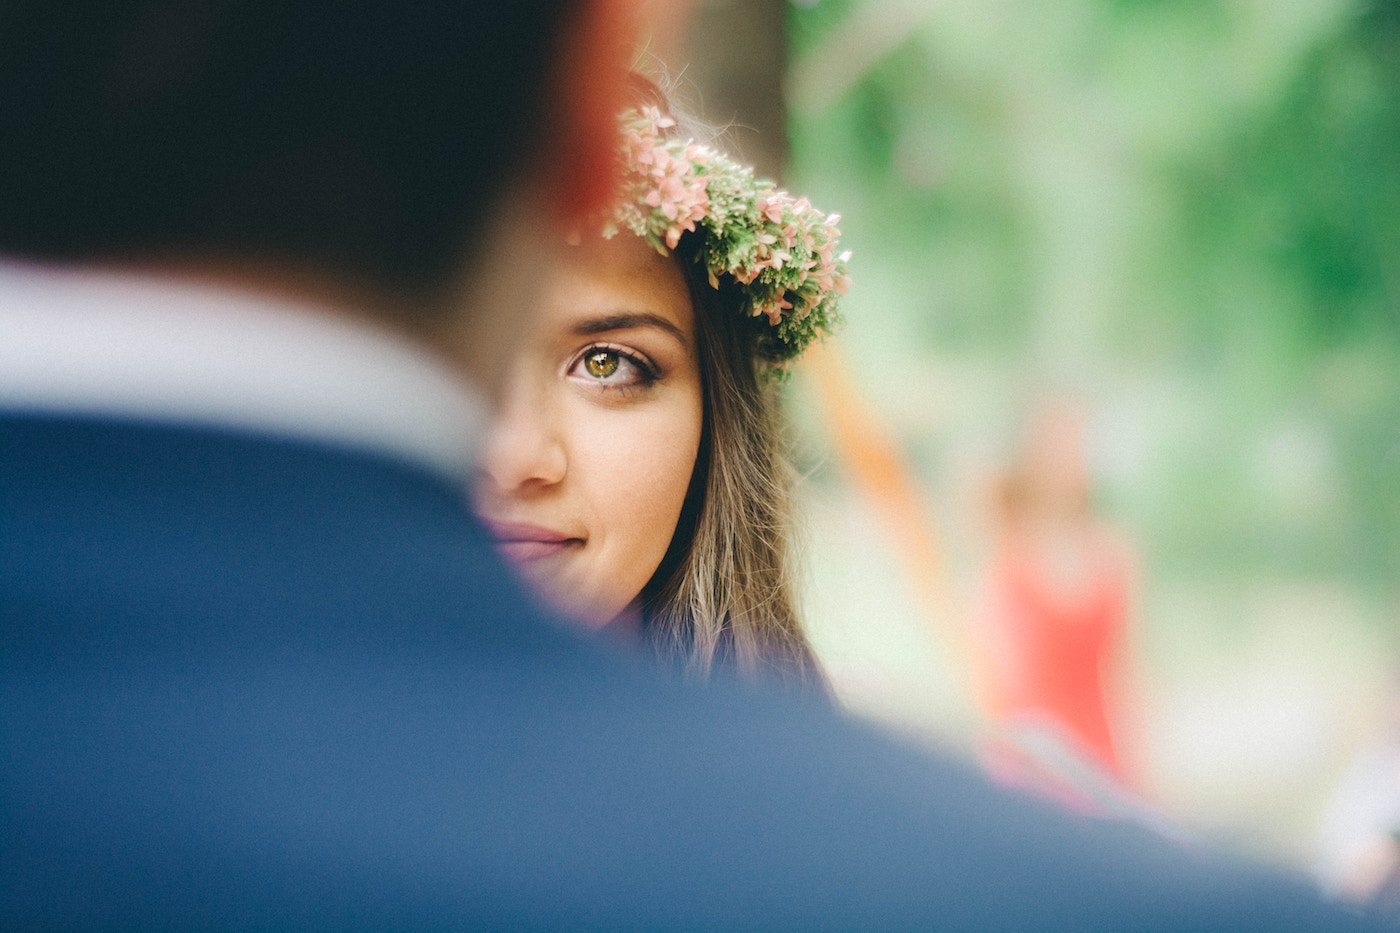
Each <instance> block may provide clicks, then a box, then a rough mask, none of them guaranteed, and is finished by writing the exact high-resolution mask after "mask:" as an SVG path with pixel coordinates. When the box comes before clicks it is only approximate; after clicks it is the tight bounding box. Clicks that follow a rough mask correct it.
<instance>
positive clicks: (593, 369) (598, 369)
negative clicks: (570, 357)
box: [583, 350, 622, 379]
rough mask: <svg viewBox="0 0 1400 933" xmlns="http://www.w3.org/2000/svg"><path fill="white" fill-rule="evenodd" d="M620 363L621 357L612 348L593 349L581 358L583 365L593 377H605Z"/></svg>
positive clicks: (615, 369)
mask: <svg viewBox="0 0 1400 933" xmlns="http://www.w3.org/2000/svg"><path fill="white" fill-rule="evenodd" d="M621 363H622V358H621V357H620V356H618V354H617V353H616V352H614V351H612V350H595V351H594V352H592V353H590V354H588V355H587V356H585V357H584V358H583V367H584V369H586V370H588V375H590V376H592V377H593V378H594V379H606V378H608V377H609V376H611V375H612V374H613V373H615V372H617V368H618V366H619V365H621Z"/></svg>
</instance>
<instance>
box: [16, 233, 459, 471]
mask: <svg viewBox="0 0 1400 933" xmlns="http://www.w3.org/2000/svg"><path fill="white" fill-rule="evenodd" d="M4 410H11V411H37V412H46V413H74V414H88V415H100V416H110V417H133V418H140V419H143V420H156V421H167V422H178V423H184V424H207V425H213V426H222V427H231V428H235V429H242V430H248V431H253V432H258V433H264V434H274V435H280V436H286V437H293V438H303V439H309V440H317V441H323V442H329V443H332V444H337V445H341V446H350V447H357V448H365V449H370V450H375V451H377V452H381V453H388V454H390V455H395V456H399V457H404V458H408V459H411V460H415V461H417V462H420V463H422V464H425V465H427V466H430V467H432V468H434V469H436V470H438V471H440V472H444V473H446V474H448V475H449V476H451V477H452V478H453V479H454V480H459V481H465V479H466V478H467V476H468V475H469V471H470V468H471V461H472V453H473V448H474V446H475V444H476V442H477V439H478V438H479V436H480V431H481V427H482V424H483V411H484V409H483V406H482V404H481V403H480V401H479V400H478V398H477V396H476V395H475V393H474V392H473V391H472V390H471V388H470V387H469V386H468V385H467V384H466V383H465V382H464V381H463V380H461V379H460V378H458V377H457V376H455V374H453V373H452V372H451V370H450V369H449V368H448V367H447V366H446V365H445V364H443V363H440V362H439V361H437V360H436V359H434V358H433V357H432V356H431V355H430V354H428V353H427V352H426V351H424V350H420V349H419V348H417V347H415V346H413V345H412V344H410V343H408V342H407V341H405V340H400V339H397V338H396V337H394V336H391V335H390V334H389V333H388V332H381V331H379V330H377V329H375V328H373V327H371V326H369V325H367V324H361V323H358V322H355V321H352V320H351V319H349V318H348V317H346V318H342V317H338V316H335V315H332V314H329V313H326V312H323V311H316V310H313V309H309V308H304V307H297V306H296V305H291V304H286V303H283V302H281V301H278V300H272V299H268V298H264V297H260V296H253V295H249V294H245V293H239V292H234V291H226V290H221V289H217V288H212V287H207V286H200V285H191V284H187V283H184V282H178V283H177V282H172V281H168V280H163V279H156V278H149V277H142V276H136V275H120V274H111V273H98V272H91V271H85V270H73V269H59V268H53V267H47V266H35V265H27V264H21V263H15V262H11V261H3V260H0V411H4Z"/></svg>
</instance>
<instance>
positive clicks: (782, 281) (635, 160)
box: [603, 106, 851, 364]
mask: <svg viewBox="0 0 1400 933" xmlns="http://www.w3.org/2000/svg"><path fill="white" fill-rule="evenodd" d="M621 121H622V130H623V145H622V155H623V158H624V160H625V162H626V169H627V172H626V176H625V178H624V181H623V187H622V192H621V197H620V199H619V203H618V206H617V209H616V210H615V211H614V213H613V216H612V219H611V221H610V222H609V223H607V224H606V225H605V227H604V230H603V235H604V236H608V237H611V236H613V235H615V234H616V233H617V232H618V230H619V229H626V230H630V231H631V232H633V233H635V234H636V235H637V236H640V237H644V238H645V239H646V240H647V242H649V243H651V245H652V246H654V247H656V249H657V251H658V252H660V253H661V255H663V256H669V255H670V254H671V251H672V250H673V249H675V248H676V246H677V244H679V243H680V241H681V237H682V236H683V235H684V234H686V233H693V234H695V235H697V236H699V237H700V241H699V243H698V249H697V251H696V261H697V262H699V263H703V265H704V267H705V271H706V273H707V276H708V278H709V281H710V285H711V286H713V287H715V288H719V287H720V282H721V281H722V280H725V279H728V280H732V281H733V282H735V283H737V284H738V285H739V286H741V291H742V294H743V302H744V305H743V311H744V313H745V314H747V315H748V316H749V317H751V318H754V319H760V318H767V324H768V325H769V326H767V327H763V328H762V332H761V333H760V334H759V337H758V343H757V353H758V355H759V357H760V358H762V359H764V360H767V361H768V362H770V363H774V364H782V363H785V362H787V361H788V360H791V359H793V358H794V357H796V356H797V355H798V354H799V353H801V352H802V350H803V349H804V348H806V347H807V345H808V344H810V343H811V342H812V341H813V340H814V339H816V338H817V337H819V336H821V335H824V334H829V333H830V332H831V330H832V328H833V327H834V326H835V325H836V324H838V323H839V322H840V315H839V313H838V311H837V303H838V300H839V298H838V296H840V295H844V294H845V293H846V289H847V287H848V286H849V285H850V281H851V280H850V277H849V276H848V275H847V272H846V263H847V261H848V260H849V259H850V255H851V254H850V252H849V251H847V252H843V253H841V254H839V255H838V254H837V253H836V245H837V237H839V236H840V235H841V231H840V230H839V229H837V227H836V223H837V221H839V220H840V219H841V218H840V215H838V214H830V215H827V214H823V213H822V212H821V211H819V210H817V209H816V208H814V207H812V205H811V204H810V203H809V202H808V201H807V199H806V198H793V197H792V196H791V195H789V194H788V193H787V192H785V191H780V190H778V189H777V188H776V187H774V186H773V184H772V183H771V182H768V181H763V180H755V179H754V177H753V169H750V168H746V167H744V166H742V165H739V164H738V163H736V162H734V161H733V160H731V159H730V158H728V157H727V156H725V155H724V154H723V153H720V152H716V151H715V150H713V149H710V148H708V147H706V146H702V145H700V144H699V143H696V142H694V141H693V140H681V139H679V138H677V137H675V136H672V135H669V134H668V133H667V132H666V131H667V130H669V129H671V128H672V127H674V126H675V125H676V124H675V121H674V120H672V119H671V118H670V117H669V116H666V115H665V114H663V113H662V112H661V110H660V108H658V107H654V106H648V107H642V108H640V109H629V110H626V111H624V112H623V113H622V115H621Z"/></svg>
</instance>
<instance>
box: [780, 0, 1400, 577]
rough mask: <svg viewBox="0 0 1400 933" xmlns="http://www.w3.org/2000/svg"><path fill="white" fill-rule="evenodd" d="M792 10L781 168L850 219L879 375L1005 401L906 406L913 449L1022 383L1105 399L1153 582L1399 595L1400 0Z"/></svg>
mask: <svg viewBox="0 0 1400 933" xmlns="http://www.w3.org/2000/svg"><path fill="white" fill-rule="evenodd" d="M789 27H790V35H789V39H790V42H791V47H792V50H793V55H794V62H795V65H794V69H793V72H792V76H793V81H794V82H797V84H796V86H793V87H790V89H789V91H790V93H789V97H790V100H791V113H790V120H789V129H790V134H791V143H792V175H793V176H794V177H795V179H796V180H797V184H798V185H800V186H801V187H802V190H805V191H811V192H813V193H814V199H817V200H818V203H819V204H821V206H822V207H824V208H826V209H828V210H831V209H838V210H841V211H842V212H843V214H844V215H845V218H846V219H845V223H844V224H843V227H844V230H845V233H846V239H847V241H848V243H849V245H851V246H853V247H854V248H855V252H856V258H855V261H854V263H853V269H854V273H855V277H856V287H855V289H854V290H853V292H852V295H851V297H850V298H849V300H848V304H847V317H848V318H849V319H850V320H851V322H852V323H851V326H850V329H849V333H848V335H847V337H846V338H845V339H846V340H847V342H848V344H849V345H850V353H851V354H852V356H853V357H854V358H855V359H856V361H857V363H858V364H859V369H860V372H861V373H862V376H863V378H864V379H865V381H866V384H867V385H868V387H869V388H870V390H871V392H872V394H873V395H875V396H876V398H877V399H879V400H890V399H894V400H896V402H897V403H898V400H899V399H900V398H901V397H905V396H907V395H908V392H909V389H908V386H909V385H910V384H911V374H914V373H918V372H921V371H923V370H927V369H929V368H932V369H935V370H938V369H943V370H954V371H956V372H960V373H967V372H973V373H976V374H978V375H977V377H976V379H978V380H980V381H978V382H977V384H978V386H979V387H981V388H979V389H978V390H977V392H978V395H979V398H983V397H985V398H990V401H987V404H986V405H984V406H980V407H978V406H968V405H963V406H955V407H956V408H958V410H954V411H951V412H949V411H947V410H946V408H947V406H944V408H942V409H940V408H939V406H938V405H937V403H936V400H934V399H927V400H926V401H927V403H928V408H929V410H930V411H933V412H934V414H931V415H929V416H928V417H929V419H930V420H929V421H928V423H925V424H921V423H920V422H919V419H918V416H916V415H909V414H907V412H908V411H909V410H912V409H913V408H915V407H916V406H915V405H914V404H913V403H912V402H910V401H909V400H908V399H907V397H905V398H904V406H903V408H902V409H901V411H905V412H906V414H904V415H900V416H897V418H896V420H898V421H899V426H900V427H901V430H903V431H904V432H905V436H906V438H907V440H908V443H909V444H910V446H911V451H912V453H913V455H914V457H915V459H916V461H918V462H921V463H924V464H927V465H929V467H930V469H938V468H939V466H940V464H941V463H944V462H945V461H946V459H947V457H949V456H951V454H950V453H949V450H948V447H949V445H952V444H954V443H956V439H957V438H958V437H960V436H961V437H966V436H970V435H971V434H973V433H975V432H976V430H977V429H978V428H977V426H976V425H973V424H971V422H973V421H977V420H982V421H985V420H987V419H1004V420H1005V419H1012V418H1014V410H1015V407H1016V405H1017V404H1018V400H1019V399H1021V398H1022V397H1023V394H1024V392H1023V390H1024V389H1025V388H1026V385H1027V383H1028V382H1034V381H1036V380H1040V382H1041V383H1042V384H1049V385H1053V384H1056V383H1057V382H1058V383H1059V384H1066V383H1068V384H1072V385H1075V386H1077V387H1079V388H1081V389H1083V388H1085V387H1088V391H1087V394H1088V395H1089V396H1090V400H1091V402H1092V404H1093V405H1094V406H1095V408H1096V410H1098V411H1100V412H1105V413H1106V420H1107V422H1109V423H1110V426H1111V428H1110V430H1109V431H1108V433H1109V434H1110V435H1112V436H1111V437H1110V438H1109V444H1110V446H1113V445H1116V447H1115V451H1112V452H1110V456H1108V458H1107V459H1108V460H1109V461H1112V468H1110V469H1107V470H1105V471H1104V477H1103V483H1104V490H1103V491H1104V493H1105V497H1106V501H1108V502H1109V503H1110V504H1111V505H1112V506H1113V507H1114V508H1115V510H1116V511H1117V513H1118V514H1119V515H1120V516H1121V517H1122V518H1123V519H1124V520H1125V521H1126V522H1128V523H1129V524H1130V525H1131V527H1133V528H1134V529H1135V530H1136V531H1137V532H1138V534H1139V537H1140V538H1141V539H1142V540H1143V542H1144V546H1145V547H1146V548H1147V549H1148V550H1149V552H1150V553H1151V556H1152V558H1153V561H1154V566H1155V567H1156V568H1157V569H1158V570H1159V571H1160V572H1161V573H1162V574H1164V575H1165V576H1167V577H1173V576H1174V577H1175V578H1177V579H1186V578H1201V577H1211V576H1216V577H1219V576H1225V575H1234V576H1240V575H1251V574H1252V575H1264V576H1267V575H1270V574H1275V575H1279V576H1319V577H1324V576H1325V577H1328V578H1334V579H1342V580H1345V581H1346V582H1347V583H1348V584H1349V585H1355V586H1356V587H1358V588H1359V589H1360V590H1362V591H1364V592H1366V593H1369V594H1371V595H1372V596H1374V597H1377V598H1378V599H1377V602H1378V603H1385V602H1388V601H1389V600H1391V599H1392V598H1393V596H1394V593H1395V589H1396V584H1397V583H1400V0H1371V2H1368V3H1361V4H1356V3H1347V2H1341V0H1311V2H1309V0H1275V2H1272V3H1264V2H1257V0H1065V2H1063V3H1061V4H1055V5H1053V7H1052V6H1051V5H1047V4H1036V3H1030V2H1024V0H1022V2H1016V0H982V2H972V0H943V2H940V3H929V4H915V3H897V2H886V3H879V4H875V3H861V2H858V0H821V2H816V3H809V4H801V5H794V6H793V7H792V8H791V13H790V17H789ZM872 37H873V38H872ZM881 42H883V43H884V45H881V44H880V43H881ZM870 49H874V50H875V51H874V52H870V51H869V50H870ZM862 54H865V55H867V58H868V60H862V59H861V55H862ZM852 60H855V61H856V65H857V66H858V67H857V66H853V65H852V64H851V62H852ZM913 382H914V383H916V384H918V379H913ZM988 387H990V388H988ZM900 418H902V420H900ZM1113 426H1116V427H1113Z"/></svg>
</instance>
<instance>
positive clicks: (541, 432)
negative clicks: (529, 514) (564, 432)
mask: <svg viewBox="0 0 1400 933" xmlns="http://www.w3.org/2000/svg"><path fill="white" fill-rule="evenodd" d="M478 468H479V470H480V472H481V473H482V474H484V479H485V480H486V481H488V482H489V483H490V485H491V486H492V487H493V489H494V491H495V492H496V493H498V494H511V493H518V492H522V491H528V490H530V489H534V488H544V487H548V486H552V485H555V484H557V483H559V482H562V481H563V479H564V474H565V473H566V472H567V470H568V457H567V455H566V453H565V450H564V443H563V438H562V437H561V436H560V434H559V432H558V431H557V430H555V425H554V418H553V417H552V414H551V412H550V410H549V407H548V403H547V400H546V399H544V398H542V397H540V395H539V393H531V392H527V391H523V390H521V389H520V388H519V387H514V388H512V390H511V391H509V392H508V393H507V394H506V397H505V398H504V399H502V405H501V408H500V410H499V411H498V412H497V414H496V417H495V419H494V420H493V421H492V422H491V424H490V425H489V427H488V429H487V435H486V443H485V445H484V446H483V450H482V456H481V459H480V461H479V463H478Z"/></svg>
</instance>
